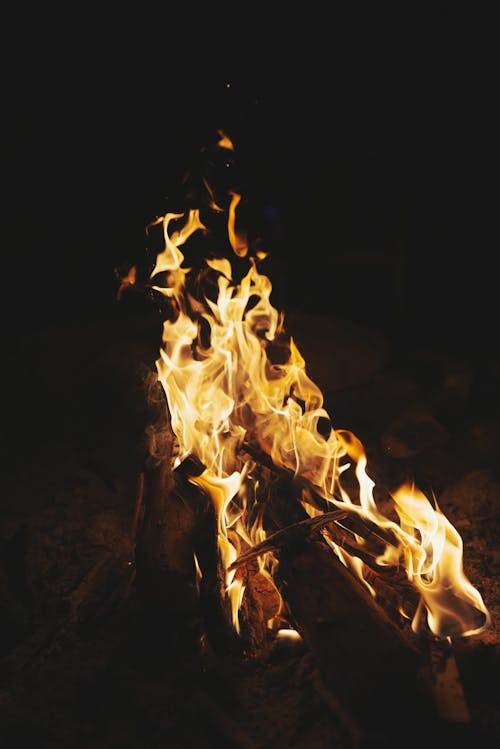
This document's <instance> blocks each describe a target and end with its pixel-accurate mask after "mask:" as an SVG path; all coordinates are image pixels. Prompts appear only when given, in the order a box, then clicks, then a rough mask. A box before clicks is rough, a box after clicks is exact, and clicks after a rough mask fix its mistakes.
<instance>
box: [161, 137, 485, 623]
mask: <svg viewBox="0 0 500 749" xmlns="http://www.w3.org/2000/svg"><path fill="white" fill-rule="evenodd" d="M219 136H220V141H219V146H220V147H221V148H226V149H232V143H231V141H230V139H229V138H228V137H227V136H226V135H225V134H224V133H223V132H222V131H219ZM211 195H212V193H211V192H209V208H210V209H211V210H213V211H217V212H219V211H220V210H221V208H220V207H219V206H215V205H214V203H213V201H212V200H211V198H210V196H211ZM228 197H229V201H228V203H229V204H228V208H227V209H226V210H227V231H228V238H229V242H230V245H231V247H232V249H233V251H234V253H235V255H236V256H237V257H238V258H245V259H246V261H247V263H248V265H247V268H246V270H245V271H244V274H243V276H242V277H241V278H240V279H239V280H238V279H236V278H235V277H234V272H233V267H232V264H231V262H230V260H229V259H228V258H227V257H212V258H207V259H206V260H205V270H206V271H207V272H209V273H210V274H211V277H212V278H215V280H216V284H215V287H216V293H215V295H214V294H212V295H209V294H205V296H204V297H202V298H197V299H195V298H194V297H193V295H192V294H191V293H190V292H188V289H187V285H188V283H189V281H190V280H191V274H192V270H191V269H190V268H187V267H184V266H183V262H184V255H183V253H182V252H181V250H180V247H181V246H183V245H184V244H185V243H186V242H187V241H188V239H189V238H190V237H191V236H192V235H194V234H195V233H197V232H202V233H206V232H207V231H208V230H207V228H206V226H205V224H204V222H203V221H202V219H201V216H200V211H199V210H198V209H191V210H189V211H188V212H186V213H176V214H174V213H167V214H166V215H165V216H164V217H161V218H158V219H157V220H156V221H155V222H153V224H151V226H155V225H162V226H163V235H164V241H165V246H164V249H163V251H162V252H160V253H159V254H158V255H157V257H156V262H155V265H154V267H153V270H152V272H151V283H152V287H153V289H155V290H156V291H157V292H159V293H160V294H162V295H164V296H165V297H166V298H167V299H169V300H171V301H172V302H173V303H174V314H173V315H172V316H171V318H170V319H167V320H165V322H164V324H163V332H162V346H161V349H160V352H159V358H158V359H157V361H156V367H157V373H158V378H159V381H160V382H161V384H162V386H163V389H164V392H165V395H166V399H167V403H168V408H169V411H170V418H171V424H172V428H173V431H174V433H175V435H176V438H177V442H178V446H179V450H178V454H177V456H176V459H175V460H176V465H179V464H180V463H182V462H183V461H184V460H185V459H186V458H187V457H189V456H195V457H196V458H197V459H198V460H199V461H200V462H201V463H202V464H203V466H204V470H203V472H202V473H201V474H200V475H199V476H193V477H192V478H191V480H192V482H193V483H195V484H197V485H198V486H200V488H201V489H203V491H205V492H207V493H208V494H209V496H210V497H211V500H212V502H213V505H214V508H215V510H216V514H217V523H218V526H217V527H218V541H219V550H220V554H221V558H222V561H223V564H224V568H225V570H226V591H227V595H228V597H229V599H230V601H231V609H232V616H233V624H234V627H235V628H236V630H237V631H239V629H240V624H239V619H238V617H239V611H240V608H241V604H242V601H243V598H244V594H245V585H244V583H243V582H242V580H241V578H240V577H238V576H237V575H236V574H235V569H234V565H233V563H234V562H235V560H236V559H237V557H238V555H239V554H240V553H241V552H242V551H245V550H247V549H248V548H251V547H252V546H256V545H257V544H259V543H262V542H263V541H264V540H265V538H266V534H265V531H264V529H263V527H262V523H261V519H260V517H259V516H258V513H257V517H256V514H255V512H254V509H255V501H254V498H255V496H256V495H257V494H258V492H259V490H260V489H261V487H260V485H259V481H260V479H259V477H258V474H256V473H255V472H254V468H255V462H254V461H252V458H251V457H249V454H248V452H247V451H246V449H245V448H246V446H248V445H255V446H258V449H259V450H261V451H262V452H263V453H264V454H265V455H267V456H268V457H269V458H270V459H271V461H272V463H273V465H274V466H276V467H277V468H278V469H283V470H285V471H287V472H288V473H289V474H291V475H293V476H294V477H296V478H297V479H300V480H302V482H303V483H302V486H303V490H302V493H301V495H300V497H299V501H300V502H301V504H302V506H303V507H304V509H305V510H306V512H307V513H308V514H309V515H310V516H311V517H315V516H317V515H319V514H321V513H322V512H324V511H325V510H326V511H329V510H332V509H334V508H340V509H343V510H346V511H347V513H346V514H347V520H345V521H342V522H341V521H339V524H338V526H337V528H338V529H339V530H342V529H343V530H344V531H345V533H346V534H347V535H348V539H349V540H348V542H347V543H344V540H345V538H344V540H342V538H341V539H339V537H337V535H336V533H334V532H332V530H331V527H330V528H328V527H325V528H324V529H323V530H322V531H321V532H322V533H323V536H324V538H325V540H326V542H327V543H328V544H329V546H330V547H331V549H332V551H333V552H334V553H335V554H336V555H337V556H338V557H339V559H341V561H342V562H343V563H344V564H345V565H346V566H348V567H349V568H350V569H351V570H352V571H353V572H354V573H355V574H357V575H358V577H359V578H360V581H361V582H362V583H363V584H365V585H366V586H367V587H368V588H369V590H370V591H371V593H372V594H373V595H374V596H375V595H376V591H375V588H374V587H373V585H371V584H370V582H369V580H368V575H367V574H366V573H367V565H366V559H367V558H368V557H367V556H366V554H367V555H368V556H369V557H370V559H371V562H372V565H371V567H372V568H373V566H375V567H376V568H378V569H380V570H384V569H387V568H395V569H403V570H404V573H405V575H406V578H407V579H408V581H409V583H410V584H411V585H412V586H413V587H414V589H415V591H416V592H417V594H418V600H419V602H418V605H417V607H416V609H415V610H414V611H413V612H412V614H411V618H412V628H413V629H414V630H415V631H418V630H419V629H420V628H421V627H422V626H424V625H426V626H427V627H428V628H429V630H430V632H431V633H432V634H433V635H435V636H436V637H439V638H444V637H450V636H456V635H470V634H474V633H477V632H480V631H481V630H482V629H484V628H485V627H487V626H488V625H489V623H490V618H489V613H488V611H487V609H486V607H485V605H484V603H483V600H482V598H481V595H480V594H479V592H478V591H477V590H475V588H474V587H473V586H472V585H471V583H470V582H469V580H468V579H467V577H466V576H465V574H464V571H463V567H462V553H463V548H462V541H461V538H460V536H459V534H458V533H457V531H456V530H455V528H454V527H453V526H452V524H451V523H450V522H449V521H448V520H447V519H446V518H445V516H444V515H443V514H442V513H441V511H440V510H439V508H438V507H437V503H434V506H433V504H432V503H431V502H430V501H429V499H428V498H427V497H426V496H425V495H424V494H423V493H422V492H421V491H419V490H418V489H417V488H416V487H414V486H411V485H409V484H408V485H404V486H401V487H400V488H399V489H398V490H397V491H395V492H394V493H393V495H392V505H391V506H390V509H389V510H388V509H387V507H386V506H385V505H384V507H385V509H381V507H380V506H379V504H380V503H377V501H376V500H375V499H374V488H375V484H374V482H373V481H372V480H371V478H370V477H369V475H368V473H367V458H366V454H365V450H364V448H363V445H362V444H361V442H360V440H359V439H358V438H357V437H356V436H355V435H354V434H352V433H351V432H349V431H348V430H336V429H334V428H333V426H332V424H331V421H330V416H329V414H328V413H327V411H326V409H325V408H324V404H323V395H322V392H321V391H320V389H319V388H318V386H317V385H316V384H315V383H314V382H313V381H312V380H311V379H310V377H309V376H308V374H307V371H306V363H305V361H304V358H303V357H302V355H301V353H300V351H299V349H298V347H297V345H296V343H295V341H294V340H293V338H292V337H290V336H287V335H286V332H285V327H284V315H283V314H282V313H278V311H277V310H276V309H275V308H274V307H273V305H272V303H271V292H272V284H271V281H270V279H269V278H268V277H267V276H266V275H265V274H263V273H261V272H259V262H260V260H261V259H262V258H264V257H265V253H262V252H259V253H256V255H255V256H252V255H250V254H249V247H248V242H247V240H246V237H244V236H243V234H241V233H238V232H237V231H236V216H237V214H236V211H237V207H238V205H239V203H240V198H241V196H240V195H239V194H238V193H236V192H233V191H230V192H229V196H228ZM172 226H175V228H174V229H172ZM161 274H165V280H163V281H162V280H161ZM283 342H284V343H283ZM272 344H280V346H279V348H280V352H281V357H280V360H279V361H278V362H277V363H276V362H275V361H273V356H272V355H271V353H270V351H271V346H272ZM274 358H276V357H274ZM320 423H321V424H322V425H323V426H324V424H327V425H328V430H327V434H326V435H325V429H324V428H321V430H320V428H319V427H320ZM347 474H349V475H350V476H353V478H354V484H355V486H356V491H355V493H354V494H355V496H352V494H353V492H352V490H351V491H350V492H348V491H347V489H346V488H345V486H344V484H345V482H344V478H345V476H346V475H347ZM352 483H353V482H352V481H351V484H352ZM318 499H319V502H318ZM386 504H387V503H386ZM321 507H322V508H321ZM370 538H371V539H372V540H374V542H373V543H369V539H370ZM375 542H376V543H375ZM374 550H376V551H374ZM364 554H365V556H363V555H364ZM232 565H233V566H232ZM275 565H276V558H275V557H274V555H273V553H272V551H267V552H264V553H263V554H262V555H260V556H259V569H260V570H261V571H262V572H264V573H266V574H267V575H268V576H269V577H270V578H271V579H272V576H273V570H274V568H275ZM407 615H408V614H407Z"/></svg>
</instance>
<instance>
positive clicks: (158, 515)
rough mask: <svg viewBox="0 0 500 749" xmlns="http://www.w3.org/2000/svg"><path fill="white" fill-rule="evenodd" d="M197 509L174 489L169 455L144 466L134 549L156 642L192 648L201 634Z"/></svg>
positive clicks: (141, 592) (141, 596)
mask: <svg viewBox="0 0 500 749" xmlns="http://www.w3.org/2000/svg"><path fill="white" fill-rule="evenodd" d="M196 523H197V511H196V508H195V507H194V506H193V504H192V503H191V502H189V501H188V499H187V498H186V497H183V496H181V495H180V494H179V493H178V492H177V491H176V489H175V484H174V479H173V472H172V454H171V451H170V452H167V453H166V454H165V456H164V457H163V458H162V459H161V461H160V462H158V463H157V464H156V465H155V466H153V467H152V468H149V469H147V470H146V471H145V485H144V512H143V519H142V523H141V526H140V528H139V530H138V534H137V543H136V549H135V563H136V570H137V572H136V591H137V595H138V597H139V599H140V602H141V605H142V607H143V615H144V617H145V618H146V619H147V620H148V621H149V622H150V628H151V635H152V639H156V640H157V643H156V644H157V646H158V647H160V645H163V646H164V647H165V648H167V649H174V650H175V648H179V647H182V645H184V644H185V645H186V646H187V647H192V646H193V645H194V644H195V643H196V642H197V641H198V640H199V634H200V616H199V596H198V584H197V572H196V565H195V559H194V553H193V548H194V541H193V538H194V532H195V528H196Z"/></svg>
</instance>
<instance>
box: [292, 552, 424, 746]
mask: <svg viewBox="0 0 500 749" xmlns="http://www.w3.org/2000/svg"><path fill="white" fill-rule="evenodd" d="M278 575H279V579H280V580H281V586H280V588H281V591H282V594H283V596H284V598H285V599H286V602H287V605H288V607H289V609H290V611H291V613H292V614H293V618H294V621H295V625H296V627H297V629H298V630H299V632H300V633H301V635H302V636H303V638H304V640H305V642H306V644H307V645H308V647H309V648H310V650H311V651H312V653H313V655H314V656H315V658H316V660H317V663H318V664H319V667H320V669H321V672H322V676H323V679H324V681H325V683H326V685H327V686H328V688H329V689H330V690H331V691H332V692H333V694H334V695H336V697H337V699H338V700H339V701H340V702H341V703H342V705H343V706H344V707H345V710H346V712H347V713H349V714H350V715H353V716H354V718H355V720H356V723H357V724H359V726H360V727H361V729H362V731H363V732H364V733H365V734H367V735H375V736H378V735H380V736H386V735H387V732H388V731H389V733H392V731H395V732H396V731H397V730H400V728H401V725H404V723H405V722H406V724H407V725H408V726H416V725H417V724H418V725H419V726H420V727H422V728H423V727H424V725H425V727H426V729H427V730H429V727H430V726H432V725H433V724H434V722H435V720H436V714H435V706H434V703H433V699H432V696H431V695H430V694H429V692H428V690H427V685H426V684H425V675H426V672H425V659H424V655H423V653H422V650H421V649H420V647H419V646H418V643H417V642H416V641H413V640H412V638H411V637H410V636H409V634H407V633H406V632H405V631H404V630H402V629H399V628H398V627H397V626H396V625H395V623H394V622H393V621H392V620H391V619H389V617H388V616H387V615H386V614H385V612H384V611H383V609H381V608H380V607H379V606H378V604H376V602H375V600H374V599H373V597H372V596H371V594H370V593H369V592H368V590H367V589H366V588H364V587H363V586H362V585H361V584H360V582H359V581H358V580H357V579H356V578H355V577H354V575H353V574H352V573H351V572H350V571H349V570H348V569H347V568H346V567H345V566H344V565H343V564H342V562H341V561H340V560H339V559H338V558H337V557H336V556H335V555H334V554H332V552H331V550H330V549H329V548H328V547H327V545H326V543H325V542H324V541H316V540H311V539H306V540H304V541H300V542H298V543H297V544H296V545H295V546H294V547H292V548H290V547H285V548H283V549H282V550H281V551H280V552H279V569H278ZM395 716H396V717H395ZM412 730H416V729H415V728H413V729H412ZM392 738H393V739H394V740H395V739H396V733H395V735H394V736H393V737H392Z"/></svg>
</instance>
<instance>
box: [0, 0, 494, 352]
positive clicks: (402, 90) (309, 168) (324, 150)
mask: <svg viewBox="0 0 500 749" xmlns="http://www.w3.org/2000/svg"><path fill="white" fill-rule="evenodd" d="M129 13H130V15H128V16H126V15H125V16H124V15H123V14H120V15H116V16H114V17H112V18H104V17H101V16H97V15H96V16H93V17H89V16H88V14H87V15H86V14H85V13H84V12H80V13H76V14H75V16H74V17H71V18H69V17H67V18H65V17H62V16H61V15H58V16H55V17H53V18H52V17H49V16H48V15H47V12H46V11H45V12H43V13H42V14H40V15H39V16H38V17H36V16H34V15H33V14H30V15H29V18H28V17H26V18H21V19H16V21H12V23H11V25H9V24H7V25H6V28H7V37H10V39H8V41H10V42H11V43H10V45H9V46H8V50H9V52H8V55H7V58H8V60H7V65H6V67H5V69H4V73H5V79H6V89H5V101H6V102H7V106H6V108H5V113H6V121H7V125H8V131H7V136H6V139H5V145H6V153H7V162H8V169H7V193H8V198H9V202H8V218H9V235H8V241H7V243H6V248H5V253H6V257H7V268H8V270H7V271H6V273H5V296H6V297H7V299H8V304H9V315H8V325H7V327H8V329H9V330H10V331H11V332H12V331H17V330H21V331H24V330H25V329H26V326H29V325H31V324H32V322H34V323H35V325H36V326H37V327H39V326H44V325H45V324H53V323H54V322H57V321H62V320H64V321H68V320H71V319H75V320H80V319H82V318H85V319H87V318H90V319H100V318H101V317H105V316H109V315H113V314H115V313H116V300H115V296H116V288H117V285H116V278H115V275H114V269H115V267H117V266H121V265H124V266H125V265H127V264H128V263H129V262H130V263H133V262H136V260H137V259H138V258H140V257H141V255H143V253H144V249H145V245H146V239H145V231H144V230H145V226H146V224H147V223H148V222H149V221H150V220H151V219H152V218H154V217H155V216H158V215H163V214H164V213H166V212H168V211H169V210H172V209H174V210H176V209H178V207H179V206H180V204H181V202H182V187H181V184H182V178H183V176H184V174H185V173H186V171H188V170H190V169H192V168H193V166H195V165H197V164H198V165H199V163H200V151H201V149H203V148H204V147H206V146H207V144H209V143H213V142H214V138H215V135H216V132H217V130H218V129H219V128H222V129H224V130H226V132H228V134H229V135H230V137H231V138H232V140H233V143H234V145H235V148H236V155H237V163H238V169H239V178H240V181H241V185H242V187H243V190H244V191H245V196H246V197H247V198H248V200H249V202H251V204H252V205H253V206H254V214H253V217H254V219H255V224H256V225H255V231H256V233H259V234H261V235H262V239H263V242H262V244H263V247H264V248H265V249H266V250H267V251H268V252H269V253H270V257H269V261H268V266H267V270H268V272H269V274H270V275H271V280H272V282H273V289H274V290H275V305H276V306H279V307H284V308H288V307H294V308H299V309H301V308H303V309H306V310H308V311H312V312H318V313H321V314H327V315H333V316H340V317H345V318H348V319H353V320H356V321H359V322H361V323H363V324H368V325H375V326H380V327H384V328H386V329H387V330H388V331H390V332H391V333H394V334H395V335H397V336H400V337H405V336H406V337H412V338H416V339H422V340H432V341H434V342H437V343H438V345H439V344H440V343H441V342H442V343H443V344H446V345H450V346H457V347H467V348H471V350H473V351H475V350H476V349H478V348H483V347H484V346H485V345H486V346H493V345H496V341H495V339H496V329H497V328H496V323H497V319H498V316H497V312H496V308H497V304H496V299H495V294H496V291H495V289H496V285H497V284H496V270H495V269H496V254H497V248H496V247H495V242H494V236H496V233H495V235H492V234H489V230H488V226H489V225H490V221H491V214H493V212H494V197H493V195H494V193H493V192H492V190H491V187H490V185H491V182H492V180H494V179H495V173H496V169H495V166H494V163H495V162H494V150H493V136H492V133H493V130H494V127H493V123H492V113H493V110H494V98H495V97H494V87H493V86H492V77H493V76H492V69H493V67H492V64H491V57H492V49H491V47H490V46H489V44H488V34H487V31H488V27H489V26H490V24H491V19H488V18H487V17H482V16H481V15H480V13H479V12H477V13H476V14H473V15H472V16H471V15H469V16H466V15H465V13H464V14H463V15H459V13H460V12H459V11H457V9H456V8H455V7H454V6H453V5H447V4H439V3H438V4H433V6H432V10H430V9H424V10H422V11H420V10H418V11H417V10H414V11H410V10H405V11H402V10H401V9H400V10H395V9H394V8H386V9H380V8H377V9H376V10H374V9H369V8H368V7H367V8H364V7H362V6H358V7H355V8H352V10H351V11H343V12H339V11H335V10H331V11H329V14H326V11H321V12H320V11H319V10H318V9H315V8H314V7H313V6H312V7H310V8H307V9H304V10H303V11H301V15H294V12H293V11H292V10H290V9H289V10H287V11H283V12H282V13H281V14H278V13H277V14H276V17H274V18H272V17H271V15H270V12H269V10H267V11H264V10H262V9H258V8H255V7H254V8H252V9H250V8H247V9H245V10H242V11H240V16H239V17H236V16H235V17H232V16H231V15H227V14H226V15H225V14H224V12H223V10H222V9H219V11H217V9H212V12H211V13H209V11H208V10H205V11H204V13H206V17H205V16H204V15H200V11H199V10H195V9H193V10H192V12H187V13H184V14H181V13H178V14H177V15H176V14H174V13H173V11H172V13H171V14H170V15H167V14H166V15H165V17H164V18H163V17H162V18H159V17H157V16H155V15H153V14H152V15H148V14H147V13H146V12H143V13H142V14H141V15H140V16H136V15H134V11H132V12H130V11H129ZM297 13H298V11H297ZM241 14H243V15H241ZM195 168H196V167H195Z"/></svg>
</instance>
